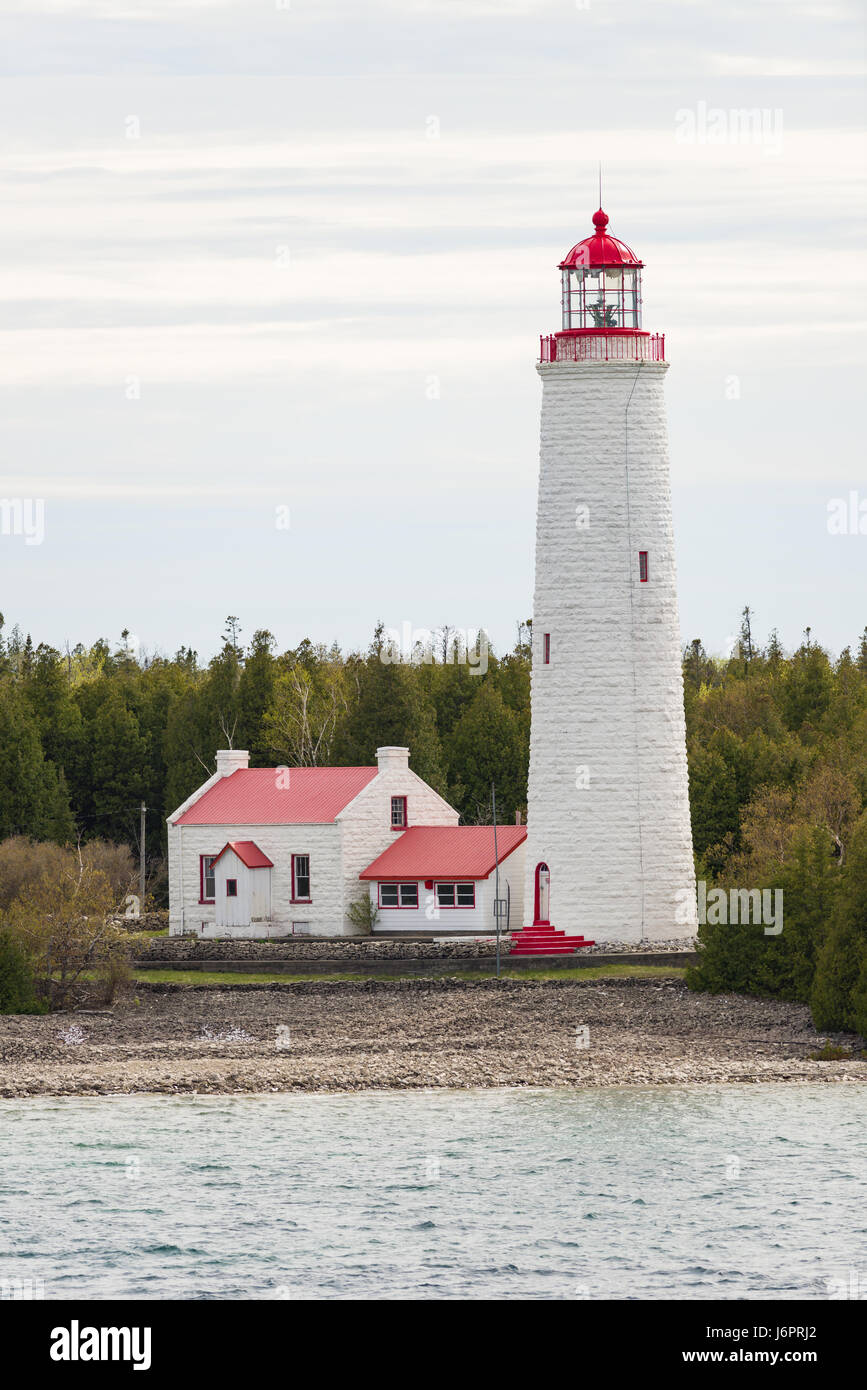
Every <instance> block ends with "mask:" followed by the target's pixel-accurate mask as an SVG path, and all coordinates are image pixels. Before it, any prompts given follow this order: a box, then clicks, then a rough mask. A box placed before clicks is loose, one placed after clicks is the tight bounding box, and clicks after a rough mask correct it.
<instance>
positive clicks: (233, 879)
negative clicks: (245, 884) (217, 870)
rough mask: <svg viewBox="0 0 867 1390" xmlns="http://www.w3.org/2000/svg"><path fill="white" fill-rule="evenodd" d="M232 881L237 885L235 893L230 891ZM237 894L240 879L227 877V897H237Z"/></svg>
mask: <svg viewBox="0 0 867 1390" xmlns="http://www.w3.org/2000/svg"><path fill="white" fill-rule="evenodd" d="M230 883H234V885H235V891H234V893H230V892H229V884H230ZM237 896H238V880H237V879H236V878H227V879H226V897H227V898H237Z"/></svg>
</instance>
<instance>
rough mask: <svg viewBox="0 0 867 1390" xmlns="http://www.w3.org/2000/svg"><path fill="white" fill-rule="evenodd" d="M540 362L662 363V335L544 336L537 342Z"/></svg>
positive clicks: (663, 336) (663, 351) (663, 353)
mask: <svg viewBox="0 0 867 1390" xmlns="http://www.w3.org/2000/svg"><path fill="white" fill-rule="evenodd" d="M539 345H540V346H539V360H540V361H541V362H623V361H632V362H664V361H665V334H664V333H653V334H652V335H651V336H650V337H649V338H648V337H643V336H642V337H632V336H631V335H626V334H614V333H612V334H611V335H610V336H609V335H608V334H602V333H599V334H596V333H593V334H587V335H586V336H585V335H584V334H576V335H574V336H573V335H572V334H564V335H563V336H562V337H561V336H559V335H558V334H556V333H549V334H548V335H547V336H546V335H543V336H542V337H541V338H540V339H539Z"/></svg>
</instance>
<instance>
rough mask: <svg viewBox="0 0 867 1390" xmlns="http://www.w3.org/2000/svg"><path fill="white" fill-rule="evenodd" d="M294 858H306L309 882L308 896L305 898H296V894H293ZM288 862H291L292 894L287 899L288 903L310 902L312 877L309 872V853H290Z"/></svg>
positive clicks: (311, 898) (311, 899) (311, 897)
mask: <svg viewBox="0 0 867 1390" xmlns="http://www.w3.org/2000/svg"><path fill="white" fill-rule="evenodd" d="M296 859H306V860H307V878H308V880H309V882H310V896H309V897H307V898H296V896H295V860H296ZM290 864H291V868H292V896H291V898H290V899H289V901H290V903H312V901H313V879H312V877H311V872H310V855H309V854H293V855H290Z"/></svg>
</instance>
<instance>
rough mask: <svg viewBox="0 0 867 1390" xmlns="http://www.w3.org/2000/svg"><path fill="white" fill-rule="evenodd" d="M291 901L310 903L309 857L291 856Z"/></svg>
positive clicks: (305, 855) (303, 855)
mask: <svg viewBox="0 0 867 1390" xmlns="http://www.w3.org/2000/svg"><path fill="white" fill-rule="evenodd" d="M292 901H293V903H309V902H310V855H309V854H293V855H292Z"/></svg>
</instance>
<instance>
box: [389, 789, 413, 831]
mask: <svg viewBox="0 0 867 1390" xmlns="http://www.w3.org/2000/svg"><path fill="white" fill-rule="evenodd" d="M392 801H402V802H403V824H402V825H394V823H393V822H392V820H391V809H392V808H391V802H392ZM388 819H389V824H390V825H391V829H392V830H406V829H407V828H408V826H409V812H408V810H407V805H406V797H405V796H393V797H392V798H391V800H390V801H389V803H388Z"/></svg>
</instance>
